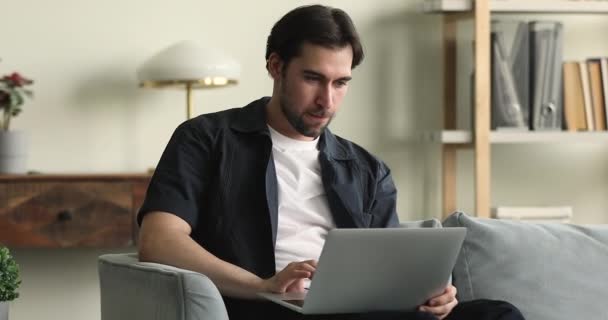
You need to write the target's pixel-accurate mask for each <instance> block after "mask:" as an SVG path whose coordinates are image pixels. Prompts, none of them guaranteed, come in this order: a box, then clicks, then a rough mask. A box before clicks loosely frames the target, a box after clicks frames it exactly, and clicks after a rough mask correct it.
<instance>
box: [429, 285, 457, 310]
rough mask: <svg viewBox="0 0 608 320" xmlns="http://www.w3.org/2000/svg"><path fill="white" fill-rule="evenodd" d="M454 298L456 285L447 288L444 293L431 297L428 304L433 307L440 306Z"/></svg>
mask: <svg viewBox="0 0 608 320" xmlns="http://www.w3.org/2000/svg"><path fill="white" fill-rule="evenodd" d="M454 299H456V287H454V286H451V287H448V288H446V290H445V292H444V293H443V294H442V295H439V296H436V297H434V298H432V299H430V300H429V301H428V302H427V303H426V304H427V305H428V306H431V307H434V306H440V305H445V304H448V303H450V302H452V300H454Z"/></svg>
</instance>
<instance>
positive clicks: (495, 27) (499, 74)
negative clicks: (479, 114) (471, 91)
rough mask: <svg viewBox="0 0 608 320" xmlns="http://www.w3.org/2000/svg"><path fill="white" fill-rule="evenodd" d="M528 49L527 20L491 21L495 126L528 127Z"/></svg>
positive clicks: (493, 126)
mask: <svg viewBox="0 0 608 320" xmlns="http://www.w3.org/2000/svg"><path fill="white" fill-rule="evenodd" d="M528 52H529V46H528V24H527V23H526V22H524V21H517V20H493V21H492V32H491V58H492V67H491V71H492V76H491V78H492V113H491V115H492V117H491V119H492V129H500V128H519V129H528V118H529V106H528V105H529V95H528V91H529V71H528V64H529V62H528V61H529V53H528Z"/></svg>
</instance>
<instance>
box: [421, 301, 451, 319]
mask: <svg viewBox="0 0 608 320" xmlns="http://www.w3.org/2000/svg"><path fill="white" fill-rule="evenodd" d="M457 304H458V300H456V299H454V300H452V301H450V302H449V303H447V304H444V305H440V306H434V307H433V306H428V305H423V306H420V307H419V308H418V310H420V311H422V312H428V313H432V314H433V315H435V316H436V317H438V318H441V317H445V316H447V315H448V314H449V313H450V312H451V311H452V309H454V307H455V306H456V305H457Z"/></svg>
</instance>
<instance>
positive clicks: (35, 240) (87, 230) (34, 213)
mask: <svg viewBox="0 0 608 320" xmlns="http://www.w3.org/2000/svg"><path fill="white" fill-rule="evenodd" d="M149 182H150V175H148V174H86V175H82V174H81V175H72V174H61V175H58V174H54V175H48V174H35V175H0V244H1V245H5V246H8V247H44V248H66V247H99V248H101V247H105V248H109V247H125V246H132V245H133V244H134V243H135V239H136V236H137V223H136V221H135V218H136V214H137V210H138V209H139V207H140V206H141V204H142V202H143V199H144V196H145V193H146V189H147V187H148V183H149Z"/></svg>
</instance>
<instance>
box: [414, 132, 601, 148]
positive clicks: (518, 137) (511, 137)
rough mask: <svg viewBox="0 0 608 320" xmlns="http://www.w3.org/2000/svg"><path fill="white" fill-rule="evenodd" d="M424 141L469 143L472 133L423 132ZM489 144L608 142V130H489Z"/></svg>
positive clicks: (471, 141) (471, 140)
mask: <svg viewBox="0 0 608 320" xmlns="http://www.w3.org/2000/svg"><path fill="white" fill-rule="evenodd" d="M423 139H424V140H425V141H430V142H435V143H443V144H465V145H466V144H471V143H473V134H472V133H471V132H470V131H467V130H443V131H438V132H430V133H427V134H425V136H424V138H423ZM489 140H490V143H491V144H526V143H608V132H606V131H604V132H597V131H589V132H568V131H491V132H490V138H489Z"/></svg>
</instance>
